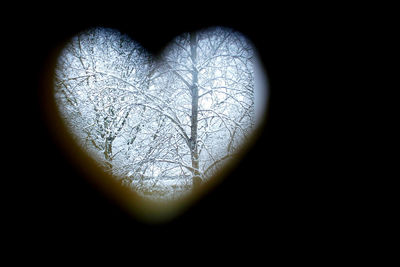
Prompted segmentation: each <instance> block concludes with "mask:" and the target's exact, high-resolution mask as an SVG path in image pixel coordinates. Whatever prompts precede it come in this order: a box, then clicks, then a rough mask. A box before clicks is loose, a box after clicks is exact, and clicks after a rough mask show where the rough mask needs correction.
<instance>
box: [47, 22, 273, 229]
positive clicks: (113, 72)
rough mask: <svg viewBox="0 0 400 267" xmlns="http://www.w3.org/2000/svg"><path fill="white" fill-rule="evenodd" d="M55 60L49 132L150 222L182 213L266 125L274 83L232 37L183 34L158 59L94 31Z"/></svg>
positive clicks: (215, 32) (211, 32)
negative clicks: (270, 87) (270, 84)
mask: <svg viewBox="0 0 400 267" xmlns="http://www.w3.org/2000/svg"><path fill="white" fill-rule="evenodd" d="M55 58H56V59H57V60H56V61H55V62H54V63H55V64H54V66H53V67H54V80H53V83H52V84H51V85H50V87H51V88H52V89H53V90H48V93H49V94H48V95H47V97H46V98H45V99H46V101H45V103H46V105H45V106H46V110H45V111H46V114H47V115H49V116H48V118H49V121H50V122H51V123H50V128H51V129H52V130H53V131H54V133H55V135H56V136H57V137H58V138H57V140H60V141H62V142H61V144H62V145H63V146H65V150H66V151H68V152H69V153H70V156H71V157H72V158H73V159H74V160H75V161H76V162H77V163H78V164H79V166H80V167H81V168H82V169H83V171H85V174H86V175H87V176H88V177H91V178H92V180H94V181H95V184H96V185H99V186H100V188H101V189H103V190H104V191H105V192H106V193H108V194H109V196H111V197H113V198H114V199H116V200H117V201H118V202H119V203H122V204H124V205H123V206H124V207H127V208H128V209H129V210H130V211H133V212H134V213H135V214H137V215H139V217H140V218H142V219H147V220H150V221H152V222H154V221H164V220H166V219H170V218H173V217H175V215H177V214H179V212H181V211H183V210H184V208H186V207H188V206H189V205H190V204H191V203H193V202H194V201H195V200H196V199H198V198H199V197H200V196H201V195H203V194H204V193H205V192H207V191H208V190H210V189H211V188H212V187H213V186H215V185H216V184H217V183H218V182H220V181H221V179H222V177H224V176H226V175H227V174H228V173H229V172H230V171H231V170H232V168H233V167H234V166H235V165H236V164H237V163H238V161H239V160H240V159H241V158H242V157H243V156H244V155H245V154H246V151H247V149H249V148H250V147H251V146H252V145H254V142H255V141H256V139H257V137H258V136H259V130H260V129H261V128H262V127H263V125H262V123H260V122H263V121H264V120H263V118H264V116H265V110H266V108H265V107H266V103H267V102H266V100H267V83H266V76H265V73H264V72H263V70H262V68H260V62H258V59H257V54H256V51H255V49H254V47H253V46H252V45H251V44H250V42H249V41H248V40H247V39H246V38H245V37H244V36H243V35H242V34H240V33H238V32H236V31H234V30H232V29H226V28H221V27H215V28H211V29H207V30H203V31H199V32H195V33H188V34H183V35H181V36H179V37H177V38H176V39H175V40H174V41H173V42H171V45H169V46H168V47H167V48H166V49H165V52H164V53H163V54H162V55H161V56H160V57H158V58H157V59H156V60H155V59H154V57H152V56H151V55H149V54H148V53H147V52H146V51H145V50H144V49H143V48H142V47H141V46H140V45H139V44H138V43H136V42H134V41H132V40H131V39H130V38H129V37H127V36H125V35H122V34H120V33H119V32H118V31H116V30H112V29H104V28H94V29H90V30H88V31H85V32H82V33H80V34H77V35H76V36H75V37H74V38H72V39H71V40H70V41H69V43H67V44H66V45H65V46H63V47H62V48H60V51H59V53H58V54H57V57H55ZM171 181H173V182H175V184H173V185H171V186H168V182H171ZM177 181H179V182H178V183H177ZM160 184H161V185H162V186H160ZM127 185H128V186H127ZM132 188H134V190H132ZM171 190H172V191H171ZM179 190H180V193H179V194H178V197H177V194H176V193H177V192H178V191H179ZM168 191H169V192H168ZM165 193H170V194H167V195H164V194H165ZM171 193H175V194H172V195H171Z"/></svg>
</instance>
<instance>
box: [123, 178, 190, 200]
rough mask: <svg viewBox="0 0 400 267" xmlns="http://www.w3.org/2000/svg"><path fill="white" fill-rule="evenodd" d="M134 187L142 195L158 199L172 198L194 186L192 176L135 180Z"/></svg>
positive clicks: (132, 184) (132, 185) (181, 194)
mask: <svg viewBox="0 0 400 267" xmlns="http://www.w3.org/2000/svg"><path fill="white" fill-rule="evenodd" d="M131 187H132V189H134V190H135V191H136V192H138V193H139V194H140V195H142V196H145V197H148V198H151V199H156V200H160V199H161V200H172V199H177V198H179V197H181V196H183V195H184V194H185V193H188V192H189V191H190V189H191V188H192V178H191V177H179V176H176V177H157V178H146V179H142V180H133V181H132V183H131Z"/></svg>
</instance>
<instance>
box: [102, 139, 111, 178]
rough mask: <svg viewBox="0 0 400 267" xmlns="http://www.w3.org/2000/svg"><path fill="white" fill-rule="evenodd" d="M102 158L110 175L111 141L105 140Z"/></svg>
mask: <svg viewBox="0 0 400 267" xmlns="http://www.w3.org/2000/svg"><path fill="white" fill-rule="evenodd" d="M104 158H105V160H106V168H107V170H108V171H109V172H110V173H112V141H111V140H109V138H106V141H105V144H104Z"/></svg>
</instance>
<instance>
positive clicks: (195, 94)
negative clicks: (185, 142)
mask: <svg viewBox="0 0 400 267" xmlns="http://www.w3.org/2000/svg"><path fill="white" fill-rule="evenodd" d="M190 52H191V59H192V63H193V65H192V71H191V72H192V83H191V88H190V90H191V95H192V114H191V127H190V155H191V158H192V168H193V172H192V173H193V176H192V181H193V188H194V189H195V188H197V187H198V186H199V185H200V184H201V182H202V180H201V177H200V171H199V154H198V148H197V122H198V118H197V116H198V110H199V88H198V74H199V73H198V70H197V68H196V62H197V36H196V34H195V33H191V34H190Z"/></svg>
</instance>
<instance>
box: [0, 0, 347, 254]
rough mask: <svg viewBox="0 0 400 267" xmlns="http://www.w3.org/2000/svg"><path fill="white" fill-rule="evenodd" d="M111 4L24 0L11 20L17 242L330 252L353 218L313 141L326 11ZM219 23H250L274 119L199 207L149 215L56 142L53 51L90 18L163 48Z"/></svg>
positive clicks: (8, 213) (9, 101)
mask: <svg viewBox="0 0 400 267" xmlns="http://www.w3.org/2000/svg"><path fill="white" fill-rule="evenodd" d="M112 4H113V3H111V2H110V3H108V2H107V3H104V6H102V3H101V2H99V3H97V4H93V5H92V6H91V5H85V6H83V5H82V3H72V2H63V1H62V2H60V3H59V5H58V6H52V7H48V6H44V7H38V6H36V5H35V6H33V5H32V6H24V11H18V9H17V11H16V12H15V13H13V14H15V15H14V16H13V15H12V16H10V18H9V19H7V20H5V21H4V23H2V25H3V29H4V30H3V37H4V41H3V45H5V46H6V49H5V50H3V53H4V55H3V58H6V60H7V62H6V63H4V61H3V63H4V64H3V65H4V66H5V67H6V69H7V72H5V73H6V74H4V75H3V78H4V79H6V80H7V83H6V84H5V85H4V87H3V86H2V91H3V98H2V102H3V106H2V107H3V108H5V112H4V113H3V114H9V115H5V116H6V118H3V119H4V123H3V126H2V132H3V133H2V134H3V135H4V137H3V138H2V145H1V146H3V147H6V148H7V149H5V150H3V151H6V152H4V155H3V156H4V157H5V158H7V161H5V162H4V161H3V171H4V172H3V178H2V179H3V183H4V186H2V191H3V196H4V199H5V200H4V201H3V204H4V206H5V208H4V209H3V211H4V216H3V220H4V221H5V222H6V223H7V224H6V225H7V226H6V227H5V228H4V229H5V234H6V235H8V236H9V237H10V238H8V239H7V242H6V243H7V245H8V247H11V248H14V249H16V250H17V251H19V250H22V249H24V250H28V251H30V250H34V249H35V250H38V251H46V253H49V254H52V255H59V254H60V255H63V256H64V255H65V254H68V255H75V254H76V253H78V251H79V252H80V253H83V254H85V253H86V252H87V251H88V250H91V251H94V252H95V253H97V254H95V255H97V256H99V255H106V254H107V253H109V252H111V251H113V252H114V251H116V252H117V253H118V255H119V256H118V257H120V258H130V257H132V255H134V256H135V257H136V256H139V255H143V253H146V255H150V258H149V260H152V259H154V258H158V256H157V255H159V254H158V253H160V252H163V253H164V252H168V253H169V254H168V255H170V257H172V258H177V259H179V257H180V256H181V255H190V256H194V257H195V259H197V258H203V257H205V256H207V255H220V256H223V258H225V259H235V258H236V257H242V256H243V254H242V253H243V252H244V251H248V252H250V254H247V253H246V257H245V258H246V259H249V260H251V259H263V258H264V257H265V258H266V259H267V258H268V257H271V258H280V257H281V258H282V259H288V258H291V257H304V255H310V254H313V253H316V251H317V250H318V251H319V253H320V252H321V250H323V249H321V247H319V244H321V243H322V242H325V241H326V240H329V239H331V238H332V237H333V236H335V235H336V234H339V233H340V229H341V228H340V227H341V225H342V222H341V221H340V218H338V217H337V216H336V210H335V208H334V207H333V206H332V205H331V204H330V201H329V200H328V198H327V197H326V196H327V194H330V193H331V190H332V189H330V184H329V180H330V177H329V175H330V171H329V170H326V169H323V166H324V163H323V159H322V154H320V150H319V145H315V144H314V142H315V141H316V142H317V143H318V141H321V140H319V134H320V132H321V131H323V130H322V129H321V128H319V127H318V128H317V127H315V124H314V123H316V120H313V121H312V123H311V122H310V121H309V119H308V118H309V117H308V116H309V115H310V113H311V112H315V110H311V107H310V105H309V104H310V103H312V102H314V99H316V98H317V97H316V96H315V94H314V93H315V91H314V84H313V83H315V82H316V81H318V78H315V74H316V73H315V72H314V73H313V74H312V75H313V76H314V80H313V81H314V82H311V81H310V80H309V79H308V77H310V76H311V74H310V73H309V71H311V70H310V68H309V67H310V65H311V64H313V59H315V56H311V54H312V53H314V52H316V51H317V50H318V49H319V45H320V44H321V42H323V40H321V39H320V38H318V36H319V35H318V34H319V30H318V29H315V26H316V25H317V24H318V23H319V20H318V19H316V18H315V17H314V18H311V17H309V16H307V15H305V13H303V12H300V11H299V10H300V8H302V9H307V7H303V6H284V7H283V6H279V7H277V6H273V5H263V4H262V3H261V2H260V3H259V4H253V5H250V3H249V5H245V3H234V2H232V3H231V4H230V7H229V8H228V7H226V5H225V4H222V3H221V4H216V3H206V2H201V3H200V2H199V3H192V4H189V2H188V3H186V4H183V6H182V5H180V6H179V8H178V5H171V4H168V3H164V4H162V6H160V4H159V3H147V4H143V3H142V4H137V3H131V4H130V5H128V6H125V5H122V4H119V3H118V4H117V3H114V5H115V6H114V7H112V8H111V7H109V6H108V5H112ZM99 6H102V8H98V7H99ZM321 16H323V14H322V15H321ZM215 25H220V26H226V27H232V28H234V29H236V30H238V31H240V32H242V33H244V34H245V35H246V36H248V38H249V39H250V40H251V41H252V42H253V43H254V44H255V46H256V48H257V50H258V52H259V53H260V57H261V60H262V62H263V64H264V66H265V69H266V72H267V75H268V78H269V85H270V102H269V106H268V117H267V124H266V127H265V129H264V130H263V134H262V138H261V139H260V140H259V141H258V143H257V145H256V146H255V147H254V148H253V149H252V150H251V152H250V153H249V155H248V156H247V157H246V158H245V159H244V160H243V161H242V163H241V165H240V166H238V167H237V169H236V170H235V172H234V173H233V174H232V175H230V176H229V177H228V178H227V179H226V180H225V181H224V182H223V183H222V184H221V185H220V186H218V187H217V188H216V189H215V190H213V191H212V192H210V193H209V194H208V195H207V196H206V197H205V198H203V199H202V200H201V201H199V202H198V203H196V204H195V205H194V206H193V207H192V208H191V209H189V210H188V211H187V212H185V213H184V214H182V215H181V216H179V217H177V218H176V219H174V220H173V221H171V222H168V223H164V224H157V225H151V224H146V223H143V222H141V221H140V220H137V219H136V218H135V217H132V216H131V215H129V214H126V213H125V212H124V211H123V210H121V209H120V208H119V207H118V205H116V203H114V202H112V201H110V200H109V199H108V198H107V197H105V196H104V195H103V194H102V193H101V192H99V191H97V190H96V188H94V187H93V186H92V185H91V184H90V183H89V182H88V181H87V180H86V178H85V177H84V176H83V175H82V173H80V172H79V171H78V170H77V169H76V167H75V166H74V165H73V164H72V163H71V162H70V161H69V160H67V157H66V156H65V155H64V153H63V151H62V150H61V149H60V148H59V147H58V146H57V145H56V143H55V142H54V140H53V137H52V135H51V133H50V131H49V130H48V124H47V122H46V121H45V120H44V118H43V113H42V112H43V110H42V108H41V101H40V99H41V94H42V90H43V88H42V87H43V81H44V80H45V79H47V78H48V73H49V70H48V68H49V65H50V64H49V60H50V61H51V59H52V57H53V52H54V51H55V49H56V48H57V47H58V46H59V45H60V44H62V43H63V42H64V41H65V40H66V39H67V38H69V37H71V36H73V35H74V34H75V33H77V32H78V31H81V30H84V29H86V28H88V27H96V26H104V27H112V28H116V29H119V30H121V31H122V32H123V33H127V34H129V35H130V36H131V37H132V38H133V39H134V40H137V41H139V42H140V43H142V44H143V46H144V47H146V48H147V49H149V50H150V51H152V52H153V53H157V52H159V51H161V50H162V49H163V47H164V45H166V44H167V43H168V42H169V41H170V40H172V39H173V38H174V37H175V36H177V35H179V34H180V33H182V32H187V31H191V30H198V29H201V28H204V27H208V26H215ZM321 56H323V54H322V55H321ZM319 79H321V78H319ZM8 94H10V95H8ZM310 129H313V130H312V131H311V130H310ZM321 146H322V145H321ZM100 249H101V251H105V252H104V253H105V254H104V253H100V254H99V253H98V251H100ZM304 250H305V251H307V253H306V254H303V253H298V252H297V251H304ZM66 251H68V253H67V252H66ZM224 251H225V252H224ZM153 255H154V256H153ZM301 255H302V256H301Z"/></svg>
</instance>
